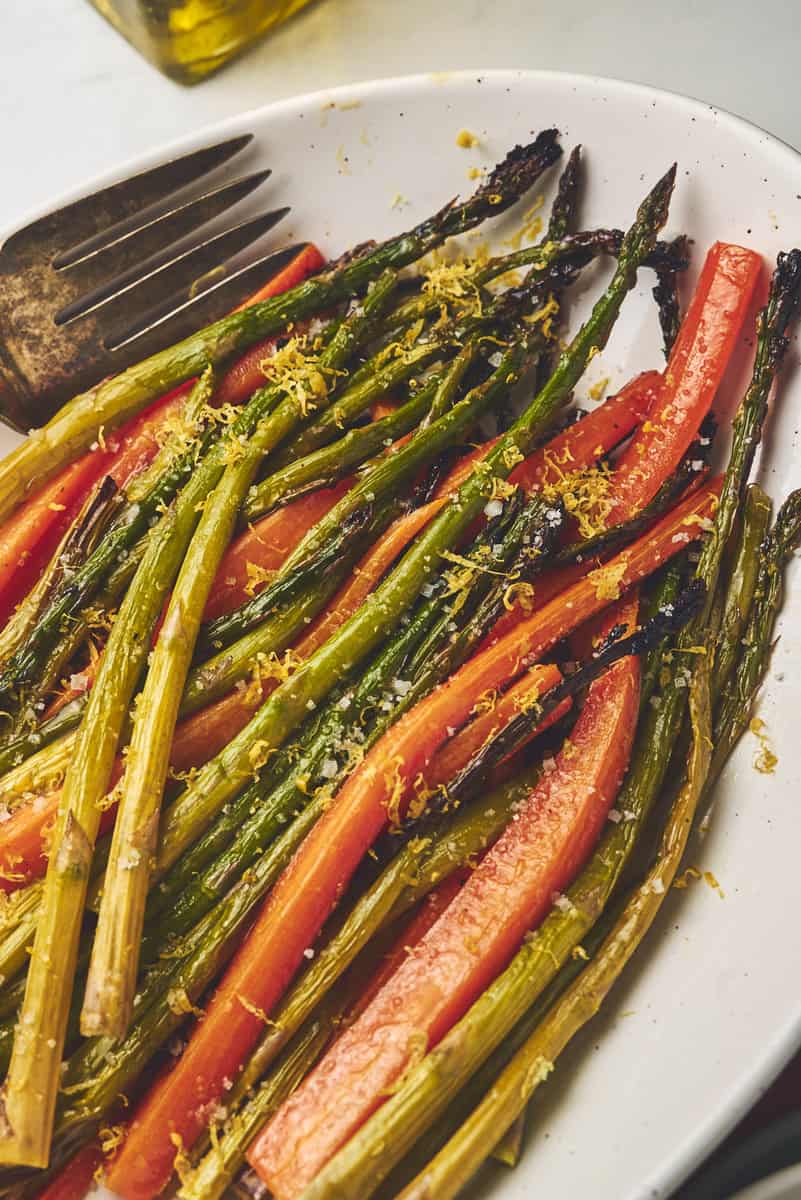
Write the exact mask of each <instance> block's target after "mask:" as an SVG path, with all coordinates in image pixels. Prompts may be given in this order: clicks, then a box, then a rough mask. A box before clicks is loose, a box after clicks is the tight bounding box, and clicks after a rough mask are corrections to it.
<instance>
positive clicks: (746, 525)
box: [712, 483, 773, 703]
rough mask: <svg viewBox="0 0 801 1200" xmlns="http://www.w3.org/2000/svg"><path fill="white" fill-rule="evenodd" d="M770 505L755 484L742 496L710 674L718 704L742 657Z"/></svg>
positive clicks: (713, 693)
mask: <svg viewBox="0 0 801 1200" xmlns="http://www.w3.org/2000/svg"><path fill="white" fill-rule="evenodd" d="M772 511H773V504H772V502H771V500H770V497H769V496H767V495H766V494H765V492H763V490H762V488H761V487H760V486H759V484H758V483H752V484H751V485H750V486H749V487H748V490H747V491H746V494H745V501H744V503H743V514H742V531H741V535H740V537H739V538H738V541H737V546H736V553H735V557H734V561H733V563H732V567H731V574H730V576H729V581H728V587H727V589H726V599H725V603H724V607H723V613H722V616H721V620H720V632H719V633H718V640H717V645H716V647H715V662H714V667H713V671H712V700H713V702H715V703H716V702H717V700H718V698H719V697H720V695H721V694H722V692H723V689H724V688H725V686H726V683H727V682H728V680H729V678H730V677H731V674H732V671H733V670H734V668H735V665H736V663H737V662H738V660H739V658H740V655H741V653H742V638H743V634H744V632H745V626H746V622H747V620H748V614H749V612H750V611H751V604H752V602H753V599H754V593H755V592H756V586H757V576H758V572H759V565H760V562H761V561H762V560H761V555H760V547H761V546H762V543H763V541H764V540H765V538H766V537H767V534H768V528H769V526H770V519H771V514H772Z"/></svg>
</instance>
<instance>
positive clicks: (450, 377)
mask: <svg viewBox="0 0 801 1200" xmlns="http://www.w3.org/2000/svg"><path fill="white" fill-rule="evenodd" d="M480 349H481V343H480V342H479V341H473V340H470V341H468V342H467V343H466V344H465V345H464V346H463V347H462V349H461V350H460V351H459V353H458V354H457V355H456V357H455V359H454V360H453V362H452V363H451V364H450V367H449V369H448V370H447V371H444V372H443V373H442V378H441V379H439V380H437V381H436V385H435V388H434V392H433V399H432V401H431V407H430V408H429V410H428V412H427V413H426V415H425V417H424V418H423V420H422V421H421V423H420V424H421V428H422V429H426V428H428V426H429V425H432V424H433V423H434V422H435V421H437V420H439V418H440V417H444V416H445V414H446V413H447V412H449V411H450V409H451V408H452V407H453V405H454V404H455V403H456V400H457V398H458V395H459V389H460V387H461V385H462V380H463V379H464V377H465V375H466V374H467V372H468V371H469V370H470V368H471V367H472V365H473V363H474V362H475V360H476V358H477V357H478V354H479V350H480Z"/></svg>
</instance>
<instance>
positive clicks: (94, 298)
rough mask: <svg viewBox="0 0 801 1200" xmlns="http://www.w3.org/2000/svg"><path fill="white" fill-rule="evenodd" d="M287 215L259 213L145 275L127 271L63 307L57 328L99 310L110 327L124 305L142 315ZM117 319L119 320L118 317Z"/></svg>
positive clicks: (276, 211)
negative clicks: (118, 309) (120, 307)
mask: <svg viewBox="0 0 801 1200" xmlns="http://www.w3.org/2000/svg"><path fill="white" fill-rule="evenodd" d="M288 212H289V209H288V208H276V209H274V210H273V211H272V212H268V213H262V214H261V215H260V216H258V217H253V218H251V220H249V221H243V222H242V224H240V225H235V226H234V227H233V228H232V229H226V230H225V231H224V232H223V233H218V234H215V235H214V236H213V237H210V238H207V239H206V241H205V242H201V243H200V244H199V245H197V246H192V247H191V248H190V249H188V250H183V251H181V252H180V253H178V254H174V255H172V256H171V257H169V258H167V259H166V261H164V260H163V259H162V260H161V261H159V262H158V263H156V264H154V265H152V266H151V267H150V268H149V269H147V270H146V271H145V272H144V273H143V272H142V269H141V267H132V268H131V269H130V270H129V271H126V272H123V274H121V275H118V276H117V278H116V279H112V280H111V281H110V282H109V283H107V284H103V285H101V286H100V287H98V288H95V289H94V291H91V292H89V293H87V294H86V295H84V296H81V297H80V298H79V299H78V300H75V301H73V303H71V304H67V305H65V307H64V308H62V309H61V310H60V311H59V312H58V313H56V316H55V318H54V319H55V323H56V325H67V324H69V323H70V322H71V321H75V320H77V319H78V318H80V317H83V316H86V315H87V314H88V313H91V312H94V311H95V310H96V309H98V308H101V307H102V306H108V307H109V309H110V310H111V311H110V312H106V313H104V314H102V316H103V320H104V321H108V322H109V323H110V324H111V325H112V326H113V324H114V321H115V317H117V314H115V312H114V308H115V306H118V305H120V304H124V306H125V311H126V312H130V311H131V310H132V309H133V311H136V312H142V311H144V310H147V309H149V308H150V307H151V306H152V305H154V304H156V303H157V302H158V301H159V300H160V298H161V297H163V296H165V295H170V294H173V293H175V292H177V291H180V290H181V289H182V288H189V287H191V286H193V285H195V284H196V283H197V281H198V280H201V279H202V278H203V276H204V275H206V274H208V272H209V271H212V270H215V269H217V268H219V267H221V266H222V265H223V264H224V263H226V262H227V261H228V260H229V259H230V258H233V257H234V255H235V254H239V252H240V251H241V250H244V249H245V248H246V247H247V246H249V245H250V244H251V242H254V241H256V239H257V238H259V237H261V236H262V234H265V233H267V231H268V230H270V229H272V228H273V227H274V226H275V225H277V224H278V222H279V221H281V220H283V218H284V217H285V216H286V215H287V213H288ZM117 319H119V317H117Z"/></svg>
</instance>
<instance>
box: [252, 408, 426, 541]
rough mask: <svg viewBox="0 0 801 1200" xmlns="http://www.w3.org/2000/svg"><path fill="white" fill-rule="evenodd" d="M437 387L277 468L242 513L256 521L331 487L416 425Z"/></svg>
mask: <svg viewBox="0 0 801 1200" xmlns="http://www.w3.org/2000/svg"><path fill="white" fill-rule="evenodd" d="M433 395H434V388H429V387H423V388H420V389H419V390H418V391H417V392H416V393H415V394H414V395H413V396H412V397H411V399H409V400H407V401H406V403H405V404H403V405H401V407H400V408H399V409H397V410H396V411H395V412H393V413H390V415H389V416H387V417H383V418H382V419H381V420H380V421H373V422H372V423H371V424H370V425H366V426H365V427H364V428H363V429H352V430H350V431H349V432H348V433H346V434H345V435H344V436H343V437H341V438H340V439H339V441H337V442H332V443H331V445H329V446H324V447H323V448H322V449H321V450H316V451H314V452H313V453H312V454H308V455H307V456H306V457H305V458H299V459H297V460H295V462H293V463H290V464H289V465H288V466H287V467H285V468H284V469H283V470H282V471H276V472H275V473H274V474H272V475H270V477H269V478H268V479H265V480H264V482H263V483H261V484H256V485H255V486H254V487H253V488H251V490H250V494H249V496H248V498H247V501H246V503H245V506H244V508H243V516H244V518H245V520H247V521H255V520H257V519H258V518H259V517H261V516H264V515H265V514H266V513H269V512H272V510H273V509H274V508H277V507H278V506H279V505H282V504H286V503H288V502H289V501H290V500H295V499H297V498H298V497H299V496H303V495H305V494H306V492H310V491H315V490H316V489H317V488H321V487H331V486H332V484H334V483H336V482H337V480H339V479H342V477H343V476H345V475H347V474H348V472H349V471H351V470H352V469H353V468H354V467H359V466H361V465H362V463H364V462H366V461H367V460H368V459H370V458H372V457H373V455H375V454H379V453H381V451H382V450H383V449H384V448H385V447H386V446H387V445H388V444H391V443H392V442H394V441H395V440H396V439H397V438H399V437H402V436H403V435H404V434H406V433H409V432H410V431H411V430H412V429H414V428H415V426H416V425H418V424H419V423H420V421H421V419H422V418H423V417H424V416H425V414H426V413H427V412H428V411H429V410H430V404H431V401H432V398H433Z"/></svg>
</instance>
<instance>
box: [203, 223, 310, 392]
mask: <svg viewBox="0 0 801 1200" xmlns="http://www.w3.org/2000/svg"><path fill="white" fill-rule="evenodd" d="M324 265H325V259H324V258H323V256H322V254H321V253H320V251H319V250H318V249H317V247H316V246H311V245H309V246H304V247H303V248H302V249H301V250H300V251H299V252H298V253H297V255H296V256H295V258H293V259H292V261H291V262H290V263H289V264H288V265H287V266H286V267H284V269H283V271H279V272H278V274H277V275H274V276H273V278H272V279H270V280H269V282H268V283H266V284H265V285H264V287H263V288H260V289H259V291H258V292H255V293H254V294H253V295H252V296H250V297H249V298H248V299H247V300H246V301H245V302H244V304H240V305H239V309H242V308H249V307H250V305H251V304H259V303H261V301H262V300H269V298H270V297H271V296H277V295H278V294H279V293H280V292H286V291H288V290H289V289H290V288H292V287H295V285H296V284H298V283H302V282H303V280H304V279H306V278H307V276H309V275H313V274H314V272H315V271H319V269H320V267H322V266H324ZM239 309H236V310H235V311H236V312H238V311H239ZM276 340H277V339H276V338H275V337H268V338H265V339H264V341H261V342H257V343H256V345H255V346H251V347H250V349H249V350H246V351H245V353H244V354H243V355H241V357H240V358H238V359H237V361H236V362H235V363H234V364H233V366H231V367H229V369H228V370H227V371H226V373H225V374H224V375H223V377H222V379H221V380H220V383H219V386H218V388H217V402H218V403H219V404H242V402H243V401H245V400H247V398H248V397H249V396H252V395H253V393H254V392H255V391H256V389H257V388H259V387H262V386H263V384H264V372H263V370H262V366H261V364H262V363H263V362H264V360H265V358H269V356H270V355H271V354H272V353H273V351H274V349H275V345H276Z"/></svg>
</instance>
